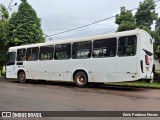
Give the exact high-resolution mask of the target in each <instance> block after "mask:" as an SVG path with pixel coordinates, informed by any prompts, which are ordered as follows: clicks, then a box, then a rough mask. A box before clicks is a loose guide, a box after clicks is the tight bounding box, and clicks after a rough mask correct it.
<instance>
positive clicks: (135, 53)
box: [6, 29, 154, 86]
mask: <svg viewBox="0 0 160 120" xmlns="http://www.w3.org/2000/svg"><path fill="white" fill-rule="evenodd" d="M153 60H154V59H153V39H152V37H151V36H150V35H149V34H148V33H147V32H146V31H144V30H141V29H135V30H130V31H124V32H117V33H111V34H103V35H96V36H90V37H84V38H77V39H69V40H59V41H53V42H48V43H40V44H32V45H25V46H17V47H10V48H9V50H8V57H7V63H6V77H7V78H16V79H20V77H22V79H25V80H26V79H33V80H47V81H54V80H56V81H75V79H77V80H79V81H78V82H77V85H79V86H80V84H83V85H84V84H86V83H88V82H94V83H104V82H122V81H134V80H138V79H152V78H153V72H152V68H153V62H154V61H153ZM20 73H23V74H22V75H20ZM78 73H79V74H78ZM77 74H78V75H77ZM23 77H24V78H23ZM84 81H85V83H84ZM83 85H81V86H83Z"/></svg>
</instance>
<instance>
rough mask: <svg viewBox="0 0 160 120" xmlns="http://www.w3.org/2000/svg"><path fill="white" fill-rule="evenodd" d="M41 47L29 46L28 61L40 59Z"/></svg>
mask: <svg viewBox="0 0 160 120" xmlns="http://www.w3.org/2000/svg"><path fill="white" fill-rule="evenodd" d="M38 54H39V48H38V47H34V48H27V53H26V61H36V60H38Z"/></svg>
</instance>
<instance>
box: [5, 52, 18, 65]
mask: <svg viewBox="0 0 160 120" xmlns="http://www.w3.org/2000/svg"><path fill="white" fill-rule="evenodd" d="M15 61H16V52H9V53H8V56H7V66H9V65H14V64H15Z"/></svg>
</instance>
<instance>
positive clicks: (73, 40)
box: [9, 28, 149, 50]
mask: <svg viewBox="0 0 160 120" xmlns="http://www.w3.org/2000/svg"><path fill="white" fill-rule="evenodd" d="M140 32H145V33H146V34H149V33H147V32H146V31H144V30H142V29H138V28H136V29H135V30H129V31H123V32H115V33H109V34H100V35H94V36H88V37H82V38H73V39H64V40H55V41H51V42H46V43H37V44H29V45H22V46H15V47H10V48H9V50H16V49H20V48H30V47H39V46H48V45H55V44H64V43H73V42H82V41H88V40H97V39H104V38H113V37H122V36H129V35H138V34H139V33H140Z"/></svg>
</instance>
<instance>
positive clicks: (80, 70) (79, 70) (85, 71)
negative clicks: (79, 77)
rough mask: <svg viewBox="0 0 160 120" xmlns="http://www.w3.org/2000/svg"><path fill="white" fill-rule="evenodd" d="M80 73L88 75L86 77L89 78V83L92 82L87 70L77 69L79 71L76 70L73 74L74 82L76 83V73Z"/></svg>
mask: <svg viewBox="0 0 160 120" xmlns="http://www.w3.org/2000/svg"><path fill="white" fill-rule="evenodd" d="M78 72H84V73H85V74H86V76H87V80H88V82H89V81H90V78H89V74H88V72H87V70H85V69H77V70H75V71H74V72H73V76H72V80H73V81H74V78H75V75H76V73H78Z"/></svg>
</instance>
